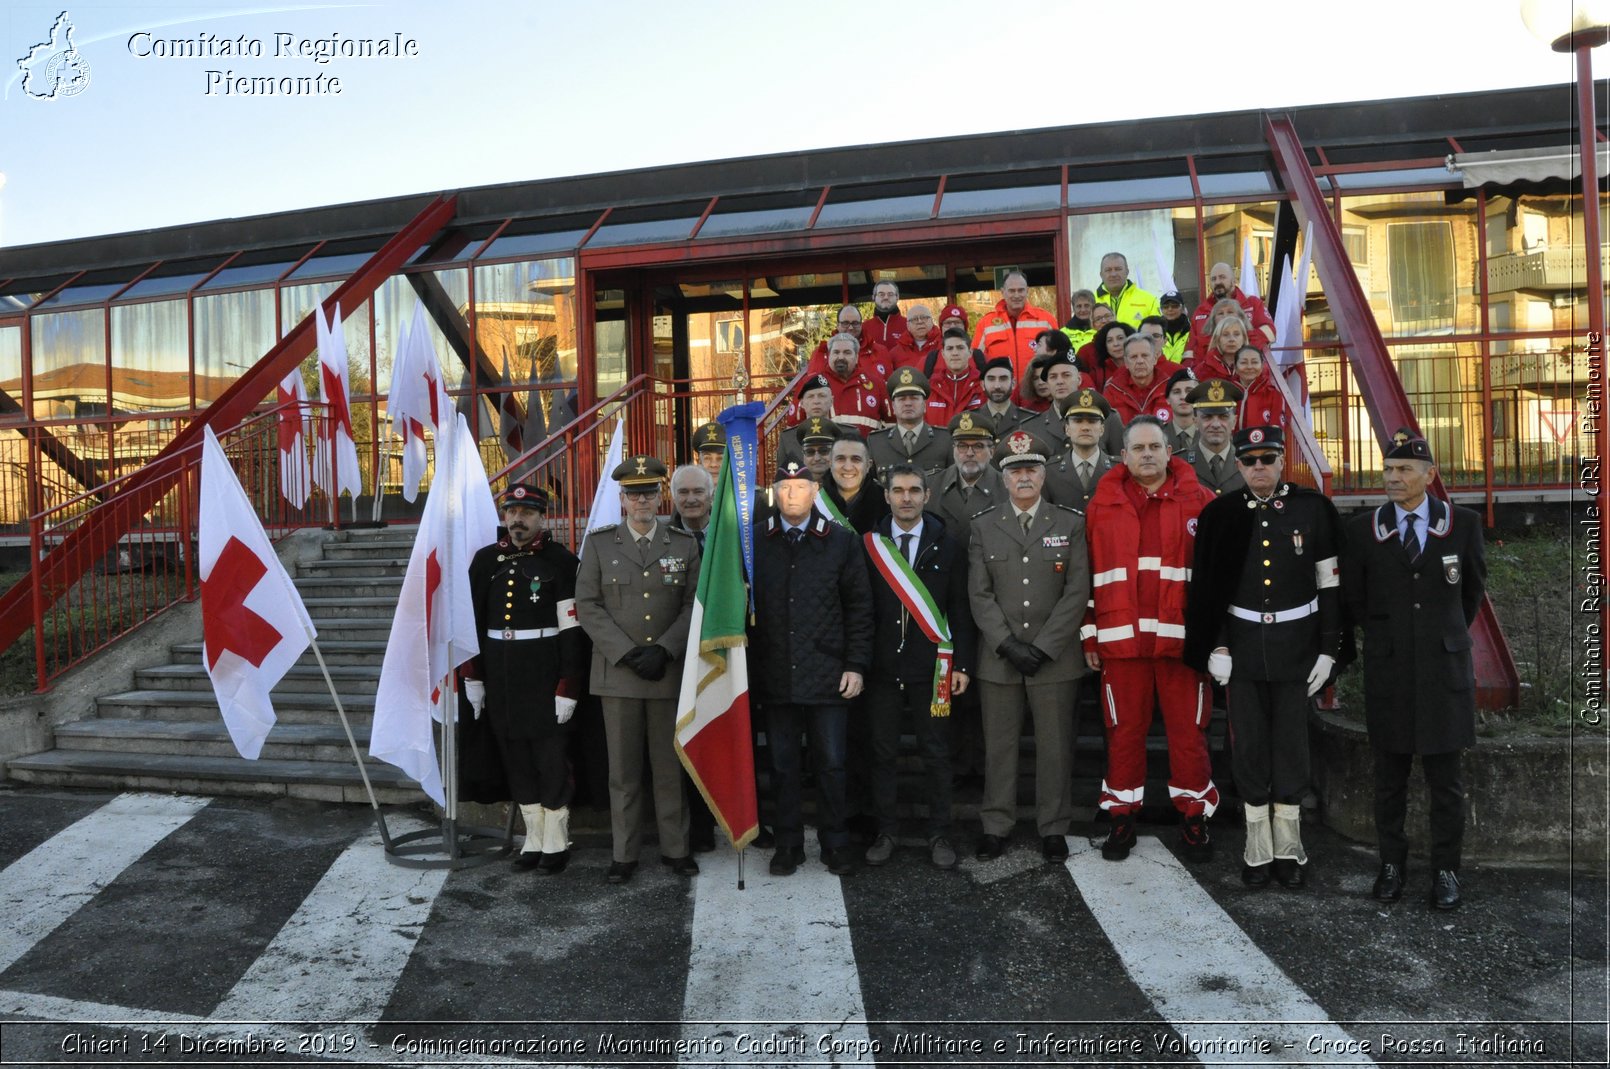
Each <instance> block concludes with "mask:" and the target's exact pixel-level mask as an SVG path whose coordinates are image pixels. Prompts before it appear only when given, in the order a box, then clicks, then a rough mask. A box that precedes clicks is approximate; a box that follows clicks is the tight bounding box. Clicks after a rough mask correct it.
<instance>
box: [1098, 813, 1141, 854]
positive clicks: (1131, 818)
mask: <svg viewBox="0 0 1610 1069" xmlns="http://www.w3.org/2000/svg"><path fill="white" fill-rule="evenodd" d="M1134 848H1135V814H1133V813H1119V814H1116V815H1115V816H1114V817H1113V818H1112V828H1111V830H1109V831H1108V832H1107V841H1106V842H1104V843H1102V844H1101V856H1102V857H1104V858H1106V859H1107V860H1108V861H1122V860H1124V858H1126V857H1128V856H1129V852H1130V851H1131V850H1133V849H1134Z"/></svg>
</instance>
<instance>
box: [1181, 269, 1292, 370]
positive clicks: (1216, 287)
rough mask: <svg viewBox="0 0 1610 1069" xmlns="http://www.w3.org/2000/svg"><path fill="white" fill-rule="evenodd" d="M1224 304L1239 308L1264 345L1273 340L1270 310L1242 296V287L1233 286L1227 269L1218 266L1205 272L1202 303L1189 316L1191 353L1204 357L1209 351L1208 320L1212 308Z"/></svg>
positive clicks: (1259, 301) (1256, 298)
mask: <svg viewBox="0 0 1610 1069" xmlns="http://www.w3.org/2000/svg"><path fill="white" fill-rule="evenodd" d="M1223 300H1233V301H1235V302H1236V303H1237V304H1239V305H1240V306H1241V310H1242V311H1243V312H1245V313H1246V316H1247V321H1248V322H1250V323H1251V324H1252V329H1253V330H1254V331H1258V332H1261V333H1262V334H1263V337H1264V340H1265V342H1272V341H1274V340H1275V321H1274V319H1273V318H1271V317H1270V315H1269V309H1267V308H1265V307H1264V304H1263V300H1262V299H1261V298H1259V297H1249V296H1247V295H1246V294H1245V293H1242V292H1241V287H1240V286H1237V285H1236V284H1235V275H1234V274H1232V273H1231V271H1230V265H1229V264H1227V263H1222V262H1221V263H1216V264H1214V265H1213V269H1212V270H1211V271H1209V272H1208V291H1207V293H1206V294H1205V295H1204V296H1203V297H1202V303H1201V304H1199V305H1197V306H1196V311H1195V312H1192V313H1191V334H1192V342H1191V346H1190V348H1191V351H1193V352H1197V353H1205V352H1207V351H1208V349H1209V348H1211V342H1212V340H1213V324H1212V323H1210V322H1209V319H1210V318H1211V317H1212V315H1213V306H1214V305H1216V304H1218V303H1219V302H1220V301H1223Z"/></svg>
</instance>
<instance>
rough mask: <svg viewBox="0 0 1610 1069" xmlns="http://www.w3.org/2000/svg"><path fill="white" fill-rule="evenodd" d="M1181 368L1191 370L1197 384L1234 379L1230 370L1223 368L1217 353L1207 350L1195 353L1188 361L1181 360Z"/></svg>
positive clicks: (1222, 362) (1221, 360)
mask: <svg viewBox="0 0 1610 1069" xmlns="http://www.w3.org/2000/svg"><path fill="white" fill-rule="evenodd" d="M1180 366H1181V367H1188V368H1190V369H1191V374H1193V375H1195V376H1196V381H1197V382H1206V381H1207V380H1208V379H1234V378H1235V376H1234V375H1232V374H1230V369H1229V368H1227V367H1225V366H1224V359H1223V358H1222V357H1221V356H1219V354H1218V353H1216V352H1213V351H1212V350H1208V351H1206V352H1200V353H1197V354H1196V355H1195V356H1193V357H1191V358H1190V359H1189V360H1181V361H1180Z"/></svg>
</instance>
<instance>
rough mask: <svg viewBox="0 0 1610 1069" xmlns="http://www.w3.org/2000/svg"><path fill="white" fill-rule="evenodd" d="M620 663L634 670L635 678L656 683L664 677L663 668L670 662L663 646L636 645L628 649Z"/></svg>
mask: <svg viewBox="0 0 1610 1069" xmlns="http://www.w3.org/2000/svg"><path fill="white" fill-rule="evenodd" d="M620 663H621V664H623V665H625V666H626V667H627V668H630V669H631V670H632V671H634V672H636V673H637V678H639V679H646V680H648V681H649V682H650V683H658V682H659V681H660V680H662V679H664V678H665V669H666V666H667V665H669V664H670V663H671V655H670V653H668V652H667V651H666V649H665V647H664V646H637V647H635V648H633V649H631V650H628V651H627V653H626V656H624V657H622V658H621V660H620Z"/></svg>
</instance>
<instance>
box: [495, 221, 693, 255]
mask: <svg viewBox="0 0 1610 1069" xmlns="http://www.w3.org/2000/svg"><path fill="white" fill-rule="evenodd" d="M688 229H690V230H691V229H693V228H692V227H691V226H690V227H689V228H688ZM586 236H587V229H586V228H585V227H584V228H582V229H579V230H559V231H555V232H554V233H551V234H506V235H504V236H503V237H500V238H498V239H497V240H496V241H494V242H493V243H492V244H491V245H488V246H487V249H486V251H485V252H483V253H482V254H481V255H480V256H479V257H477V259H479V260H504V259H507V258H509V257H511V256H536V255H539V254H541V253H555V252H570V251H572V250H574V249H575V248H576V246H578V245H580V244H581V239H582V238H584V237H586Z"/></svg>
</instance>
